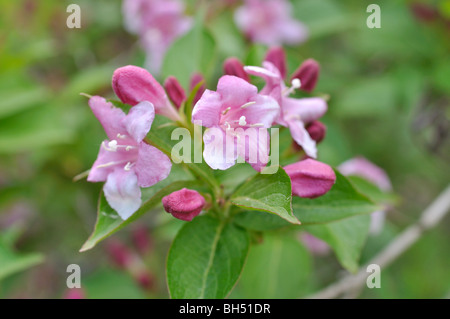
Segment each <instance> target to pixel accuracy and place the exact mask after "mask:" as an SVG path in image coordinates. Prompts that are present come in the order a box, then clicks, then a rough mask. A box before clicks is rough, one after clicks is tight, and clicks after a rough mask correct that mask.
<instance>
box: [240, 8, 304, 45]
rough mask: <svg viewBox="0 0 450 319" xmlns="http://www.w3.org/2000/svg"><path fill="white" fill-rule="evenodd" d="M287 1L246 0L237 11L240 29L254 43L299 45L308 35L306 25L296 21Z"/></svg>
mask: <svg viewBox="0 0 450 319" xmlns="http://www.w3.org/2000/svg"><path fill="white" fill-rule="evenodd" d="M291 11H292V9H291V5H290V3H289V2H288V1H286V0H245V3H244V5H243V6H242V7H240V8H238V9H237V10H236V13H235V16H234V18H235V22H236V24H237V26H238V27H239V29H241V30H242V31H243V32H244V33H245V35H246V36H247V37H248V38H250V40H252V41H253V42H257V43H262V44H266V45H281V44H299V43H302V42H304V41H305V40H306V38H307V37H308V30H307V28H306V26H305V25H304V24H303V23H301V22H299V21H297V20H294V19H293V18H292V17H291V15H290V12H291Z"/></svg>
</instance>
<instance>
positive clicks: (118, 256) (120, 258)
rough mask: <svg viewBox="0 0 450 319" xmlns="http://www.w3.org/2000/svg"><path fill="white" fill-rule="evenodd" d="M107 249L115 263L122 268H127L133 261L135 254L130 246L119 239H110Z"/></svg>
mask: <svg viewBox="0 0 450 319" xmlns="http://www.w3.org/2000/svg"><path fill="white" fill-rule="evenodd" d="M106 251H107V252H108V255H109V257H110V258H111V259H112V261H113V262H114V264H116V265H117V266H118V267H120V268H123V269H125V268H127V267H128V266H129V265H130V264H131V263H132V262H133V255H132V253H131V252H130V251H129V249H128V247H127V246H125V245H124V244H123V243H122V242H120V241H118V240H109V241H108V243H107V245H106Z"/></svg>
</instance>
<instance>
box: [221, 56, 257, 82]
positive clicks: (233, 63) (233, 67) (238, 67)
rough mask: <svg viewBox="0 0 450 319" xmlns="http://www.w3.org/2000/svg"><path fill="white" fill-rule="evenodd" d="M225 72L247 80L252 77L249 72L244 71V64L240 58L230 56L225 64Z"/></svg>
mask: <svg viewBox="0 0 450 319" xmlns="http://www.w3.org/2000/svg"><path fill="white" fill-rule="evenodd" d="M223 73H224V74H225V75H234V76H237V77H239V78H241V79H243V80H245V81H247V82H250V78H249V76H248V74H247V72H245V71H244V65H243V64H242V62H241V61H240V60H239V59H238V58H228V59H226V60H225V62H224V64H223Z"/></svg>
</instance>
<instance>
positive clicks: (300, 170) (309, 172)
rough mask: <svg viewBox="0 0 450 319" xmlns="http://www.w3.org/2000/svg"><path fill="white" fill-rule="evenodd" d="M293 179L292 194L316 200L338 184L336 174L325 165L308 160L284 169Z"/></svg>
mask: <svg viewBox="0 0 450 319" xmlns="http://www.w3.org/2000/svg"><path fill="white" fill-rule="evenodd" d="M284 170H285V171H286V173H287V174H288V175H289V177H290V178H291V184H292V194H294V195H296V196H299V197H306V198H315V197H319V196H322V195H324V194H326V193H327V192H328V191H329V190H330V189H331V187H333V185H334V183H335V182H336V174H335V173H334V171H333V169H332V168H331V167H330V166H328V165H327V164H325V163H321V162H318V161H316V160H313V159H310V158H308V159H306V160H303V161H300V162H297V163H294V164H291V165H288V166H285V167H284Z"/></svg>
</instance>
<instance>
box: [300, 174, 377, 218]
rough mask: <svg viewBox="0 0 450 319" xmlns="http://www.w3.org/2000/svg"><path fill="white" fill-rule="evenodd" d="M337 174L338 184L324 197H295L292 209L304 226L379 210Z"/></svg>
mask: <svg viewBox="0 0 450 319" xmlns="http://www.w3.org/2000/svg"><path fill="white" fill-rule="evenodd" d="M335 173H336V184H334V185H333V187H332V188H331V190H330V191H329V192H328V193H326V194H325V195H323V196H320V197H317V198H314V199H309V198H300V197H294V199H293V201H292V207H293V209H294V214H295V216H296V217H297V218H298V219H299V220H300V221H301V223H302V224H303V225H307V224H320V223H329V222H332V221H337V220H340V219H344V218H348V217H351V216H355V215H362V214H369V213H372V212H374V211H376V210H378V209H379V207H378V206H376V205H375V204H374V203H373V202H372V201H371V200H370V199H368V198H367V197H366V196H364V195H362V194H360V193H358V192H357V191H356V189H355V188H354V187H353V186H352V184H351V183H350V182H349V181H348V180H347V178H345V177H344V176H342V174H340V173H339V172H337V171H335Z"/></svg>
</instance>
